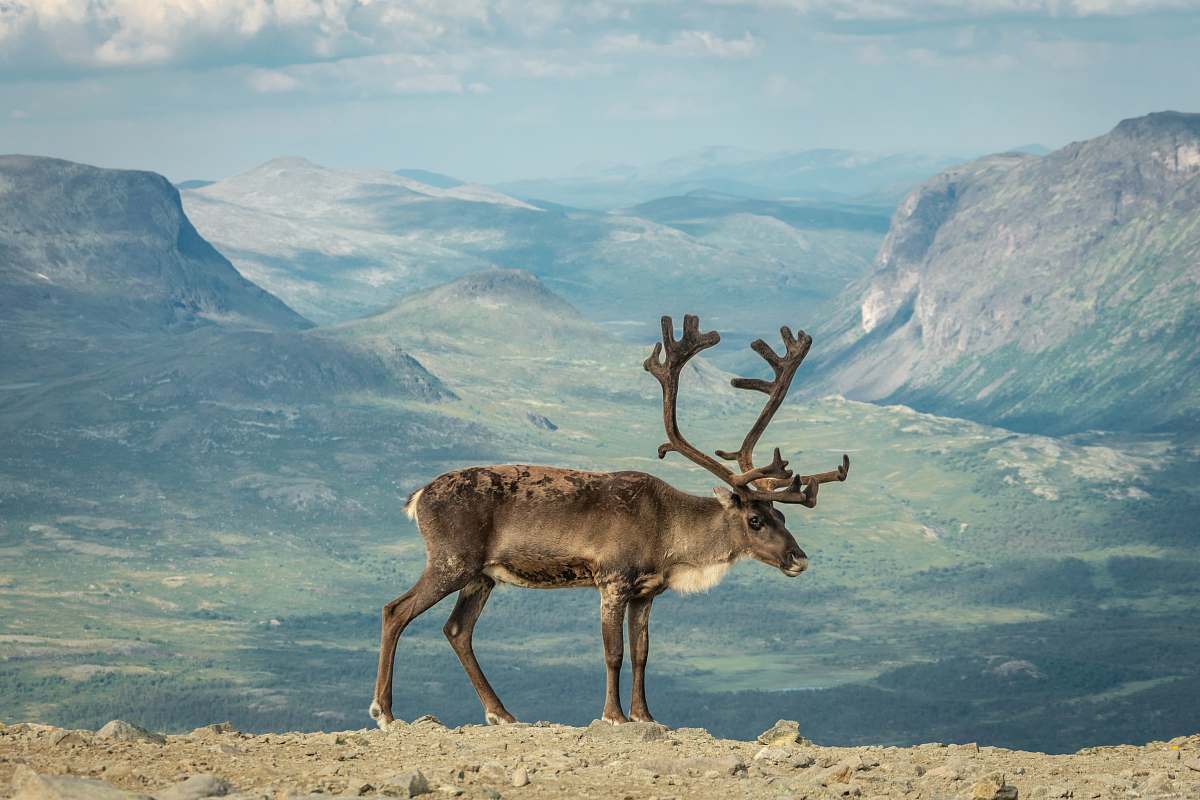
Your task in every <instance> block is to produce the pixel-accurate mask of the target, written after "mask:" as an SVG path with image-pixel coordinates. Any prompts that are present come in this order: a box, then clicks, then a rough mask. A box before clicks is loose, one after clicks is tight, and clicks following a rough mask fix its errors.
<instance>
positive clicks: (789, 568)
mask: <svg viewBox="0 0 1200 800" xmlns="http://www.w3.org/2000/svg"><path fill="white" fill-rule="evenodd" d="M806 569H808V556H806V555H804V551H803V550H801V551H800V553H799V555H797V554H795V553H793V554H792V557H791V558H790V559H788V563H787V565H786V566H785V567H784V568H783V571H784V572H785V573H787V574H788V575H790V576H791V577H793V578H794V577H796V576H797V575H799V574H800V573H801V572H804V570H806Z"/></svg>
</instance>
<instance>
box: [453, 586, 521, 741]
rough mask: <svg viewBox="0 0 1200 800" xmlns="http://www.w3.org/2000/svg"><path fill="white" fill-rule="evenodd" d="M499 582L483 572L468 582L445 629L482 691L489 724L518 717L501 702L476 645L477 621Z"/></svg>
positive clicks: (479, 689)
mask: <svg viewBox="0 0 1200 800" xmlns="http://www.w3.org/2000/svg"><path fill="white" fill-rule="evenodd" d="M495 586H496V582H495V581H493V580H492V579H491V578H489V577H488V576H486V575H481V576H479V577H478V578H476V579H475V580H473V581H472V582H471V583H468V584H467V585H466V586H464V587H463V588H462V590H461V591H460V592H459V593H458V601H457V602H456V603H455V604H454V611H453V612H451V614H450V619H448V620H446V625H445V627H443V628H442V632H443V633H445V634H446V638H447V639H448V640H449V641H450V646H451V647H453V648H454V653H455V654H456V655H457V656H458V660H459V661H460V662H461V663H462V666H463V670H465V671H466V673H467V677H468V678H470V679H471V685H472V686H474V687H475V693H476V694H477V695H479V702H480V703H482V704H483V714H484V719H486V720H487V722H488V724H489V725H504V724H508V723H510V722H516V721H517V720H516V718H515V717H513V715H512V714H510V713H508V710H507V709H506V708H505V707H504V703H502V702H500V698H499V696H497V694H496V691H495V690H494V689H492V685H491V684H490V683H488V679H487V677H486V676H485V675H484V674H483V670H482V669H481V668H480V666H479V662H478V661H477V660H476V659H475V648H474V646H473V645H472V637H473V636H474V633H475V622H476V620H478V619H479V615H480V614H481V613H483V607H484V605H486V604H487V601H488V597H490V596H491V593H492V589H493V588H495Z"/></svg>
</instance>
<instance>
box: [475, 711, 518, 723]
mask: <svg viewBox="0 0 1200 800" xmlns="http://www.w3.org/2000/svg"><path fill="white" fill-rule="evenodd" d="M483 718H484V719H486V720H487V724H488V725H512V724H513V723H514V722H516V721H517V718H516V717H514V716H513V715H512V714H510V713H508V712H507V711H502V712H500V713H499V714H497V713H495V712H492V711H488V712H486V713H485V714H484V715H483Z"/></svg>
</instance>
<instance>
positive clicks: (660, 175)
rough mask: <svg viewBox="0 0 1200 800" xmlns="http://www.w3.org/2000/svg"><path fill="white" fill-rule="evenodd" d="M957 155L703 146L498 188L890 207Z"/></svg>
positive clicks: (589, 202)
mask: <svg viewBox="0 0 1200 800" xmlns="http://www.w3.org/2000/svg"><path fill="white" fill-rule="evenodd" d="M960 160H961V159H957V158H951V157H947V156H934V155H924V154H918V153H893V154H876V153H864V152H858V151H853V150H836V149H813V150H794V151H783V152H778V153H761V152H756V151H753V150H746V149H743V148H735V147H707V148H702V149H700V150H697V151H695V152H692V153H687V154H684V155H681V156H677V157H674V158H670V159H666V160H664V161H659V162H655V163H651V164H646V165H643V166H633V165H625V164H621V165H607V166H606V165H591V166H585V167H582V168H580V169H579V170H578V172H579V174H577V175H574V176H566V177H561V178H544V179H536V180H520V181H509V182H506V183H501V184H498V185H497V188H499V189H500V190H501V191H504V192H507V193H509V194H512V195H516V196H518V197H538V198H545V199H547V200H552V201H554V202H558V203H564V204H567V205H573V206H579V207H583V208H599V209H609V208H619V207H622V206H626V205H629V204H630V203H637V202H644V201H647V200H652V199H654V198H657V197H664V196H669V195H682V194H687V193H688V192H692V191H696V190H703V191H712V192H722V193H728V194H734V195H743V196H748V197H758V198H764V199H772V200H777V199H788V198H790V199H803V200H807V201H809V202H812V201H822V202H829V201H834V202H848V201H849V202H859V203H871V204H875V205H880V206H886V207H889V208H890V207H891V206H894V205H895V203H896V202H897V201H898V200H899V199H900V198H901V197H903V196H904V194H905V193H906V192H907V191H908V190H909V189H911V188H912V187H913V186H915V185H916V184H918V183H920V182H921V181H923V180H925V179H926V178H928V177H929V176H930V175H933V174H934V173H936V172H937V171H939V170H941V169H944V168H946V167H947V166H949V165H951V164H953V163H956V162H958V161H960Z"/></svg>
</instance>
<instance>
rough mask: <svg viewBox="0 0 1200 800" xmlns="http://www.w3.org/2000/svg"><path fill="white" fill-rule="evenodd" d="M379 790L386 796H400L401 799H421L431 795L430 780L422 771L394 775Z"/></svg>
mask: <svg viewBox="0 0 1200 800" xmlns="http://www.w3.org/2000/svg"><path fill="white" fill-rule="evenodd" d="M379 788H380V790H381V791H382V792H383V793H384V794H398V795H399V796H400V797H419V796H420V795H423V794H429V792H430V791H431V790H430V788H429V780H428V779H427V778H426V777H425V776H424V775H423V774H422V773H421V770H415V771H413V772H402V773H400V774H398V775H393V776H391V777H390V778H388V779H387V780H385V781H384V782H383V785H382V786H380V787H379Z"/></svg>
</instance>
